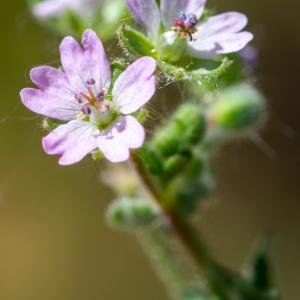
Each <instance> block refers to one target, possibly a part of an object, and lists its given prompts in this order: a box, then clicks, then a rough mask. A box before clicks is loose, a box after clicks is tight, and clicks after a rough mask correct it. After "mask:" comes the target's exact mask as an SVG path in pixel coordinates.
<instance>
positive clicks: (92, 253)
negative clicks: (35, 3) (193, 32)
mask: <svg viewBox="0 0 300 300" xmlns="http://www.w3.org/2000/svg"><path fill="white" fill-rule="evenodd" d="M209 3H210V5H211V7H213V8H216V9H218V10H219V11H228V10H237V11H242V12H244V13H246V14H247V15H248V16H249V19H250V29H251V30H252V31H254V32H255V33H256V40H255V44H256V45H257V46H258V47H259V49H260V61H259V67H258V70H257V73H258V77H257V84H258V85H259V86H260V87H261V89H262V90H263V92H264V93H265V95H266V96H267V98H268V102H269V107H270V116H271V118H270V121H269V123H268V124H267V126H266V127H265V128H264V130H263V131H262V132H261V137H262V140H263V141H264V142H263V143H262V142H259V143H258V142H257V141H256V142H254V141H253V139H250V138H249V139H244V140H243V141H236V142H234V143H233V144H232V143H231V144H230V145H226V146H224V147H222V148H221V149H220V150H219V151H218V153H217V154H216V155H214V158H213V160H214V166H215V170H216V176H217V182H218V190H217V194H216V196H215V199H214V200H213V201H212V202H211V203H212V204H211V205H209V206H208V207H207V208H206V209H205V210H204V213H203V215H202V217H201V219H200V220H199V221H198V225H199V228H201V231H202V232H203V234H204V235H205V237H206V239H207V240H208V242H209V244H210V246H211V248H212V249H213V251H214V252H215V254H216V255H217V256H218V257H219V258H220V260H221V261H223V262H224V263H226V264H228V265H230V266H232V267H235V268H238V267H240V266H241V265H242V264H244V262H245V260H246V259H247V257H249V255H250V252H251V250H252V248H253V245H254V244H255V243H256V242H257V241H258V240H259V238H261V237H262V236H263V235H264V233H265V232H266V231H269V230H271V231H272V232H273V233H274V244H273V251H272V256H273V259H274V266H275V271H276V278H277V282H278V285H279V286H280V288H281V289H282V293H283V299H286V300H295V299H297V298H298V297H299V296H298V294H299V291H298V290H299V284H300V272H299V270H300V238H299V235H300V177H299V167H300V135H299V134H300V118H299V112H300V97H299V96H300V92H299V90H300V89H299V87H300V78H299V69H300V18H299V9H300V4H299V3H298V2H297V1H295V0H286V1H284V2H282V1H280V0H264V1H261V0H243V1H239V0H227V1H224V0H222V1H220V0H219V1H217V0H215V1H210V2H209ZM0 8H1V9H0V30H1V42H0V45H1V46H0V299H1V300H40V299H43V300H54V299H55V300H83V299H89V300H104V299H105V300H116V299H128V300H135V299H139V300H140V299H143V300H153V299H156V300H163V299H167V295H166V293H165V290H164V287H163V285H162V284H161V283H160V281H159V280H158V279H157V277H156V275H155V272H154V271H153V270H152V267H151V265H150V263H149V261H148V259H147V257H146V256H144V254H143V252H142V251H141V249H140V247H139V244H138V243H137V241H136V240H135V238H134V237H132V236H130V235H129V234H123V233H120V232H116V231H113V230H112V229H110V228H108V227H107V226H106V224H105V220H104V214H105V207H106V206H107V204H108V203H109V201H110V200H111V199H112V198H113V197H114V195H113V193H112V192H111V191H110V190H109V189H108V188H107V187H105V186H103V185H102V184H101V183H100V181H99V174H100V173H101V169H103V166H102V165H101V164H100V163H95V162H93V161H91V160H90V159H87V160H85V161H84V162H82V163H80V164H77V165H75V166H72V167H67V168H63V167H59V166H58V165H57V163H56V158H54V157H48V156H46V155H45V154H44V153H43V151H42V148H41V142H40V138H41V136H42V130H41V129H40V127H39V120H38V118H36V116H35V115H34V114H32V113H31V112H28V111H27V110H26V109H25V108H23V107H22V105H21V104H20V100H19V96H18V93H19V90H20V89H21V88H22V87H25V86H27V85H28V84H29V80H28V71H29V69H30V67H32V66H35V65H39V64H46V63H53V62H56V61H57V54H58V50H57V45H58V40H57V39H55V38H54V37H53V36H52V35H51V34H50V33H49V32H48V31H47V30H45V29H44V28H42V27H41V26H39V25H38V24H37V23H36V22H34V20H33V19H32V18H31V16H30V13H29V11H28V9H27V7H26V4H25V1H22V0H10V1H1V7H0ZM264 143H266V144H268V145H269V146H268V147H267V146H266V145H264Z"/></svg>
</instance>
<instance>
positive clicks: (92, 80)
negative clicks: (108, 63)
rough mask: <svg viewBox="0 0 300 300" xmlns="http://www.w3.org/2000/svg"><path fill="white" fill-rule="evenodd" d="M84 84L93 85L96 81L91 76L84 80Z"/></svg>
mask: <svg viewBox="0 0 300 300" xmlns="http://www.w3.org/2000/svg"><path fill="white" fill-rule="evenodd" d="M86 84H87V85H95V84H96V81H95V79H93V78H91V79H89V80H87V81H86Z"/></svg>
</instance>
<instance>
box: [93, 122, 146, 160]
mask: <svg viewBox="0 0 300 300" xmlns="http://www.w3.org/2000/svg"><path fill="white" fill-rule="evenodd" d="M144 139H145V130H144V127H143V126H142V125H141V124H140V123H139V122H138V121H137V120H136V119H135V118H134V117H132V116H124V117H120V118H119V119H118V120H117V121H116V122H115V123H114V124H113V125H112V127H110V128H109V129H108V130H107V131H105V132H104V133H102V134H101V135H100V136H99V137H98V138H97V143H98V147H99V149H100V150H101V151H102V152H103V154H104V156H105V157H106V158H107V159H108V160H110V161H111V162H114V163H117V162H123V161H126V160H128V158H129V156H130V149H136V148H139V147H141V146H142V145H143V142H144Z"/></svg>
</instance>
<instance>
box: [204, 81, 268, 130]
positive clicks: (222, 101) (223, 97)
mask: <svg viewBox="0 0 300 300" xmlns="http://www.w3.org/2000/svg"><path fill="white" fill-rule="evenodd" d="M264 111H265V99H264V97H263V96H262V95H261V94H260V93H259V92H258V91H257V90H256V89H255V88H254V87H253V86H251V85H249V84H240V85H237V86H234V87H230V88H228V89H226V90H224V91H222V92H221V93H220V94H219V95H218V96H217V99H216V101H215V102H214V103H213V104H212V105H211V107H210V109H209V116H210V118H211V119H212V122H213V123H214V124H215V125H216V126H218V127H219V128H221V129H224V130H232V131H239V130H245V129H249V128H251V127H253V126H255V125H257V124H259V123H260V121H261V120H262V118H263V116H264Z"/></svg>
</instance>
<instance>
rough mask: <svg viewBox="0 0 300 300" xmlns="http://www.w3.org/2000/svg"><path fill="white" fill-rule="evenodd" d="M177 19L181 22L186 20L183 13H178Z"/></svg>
mask: <svg viewBox="0 0 300 300" xmlns="http://www.w3.org/2000/svg"><path fill="white" fill-rule="evenodd" d="M178 17H179V19H180V20H183V21H185V20H186V19H187V16H186V14H185V12H180V13H179V15H178Z"/></svg>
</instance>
